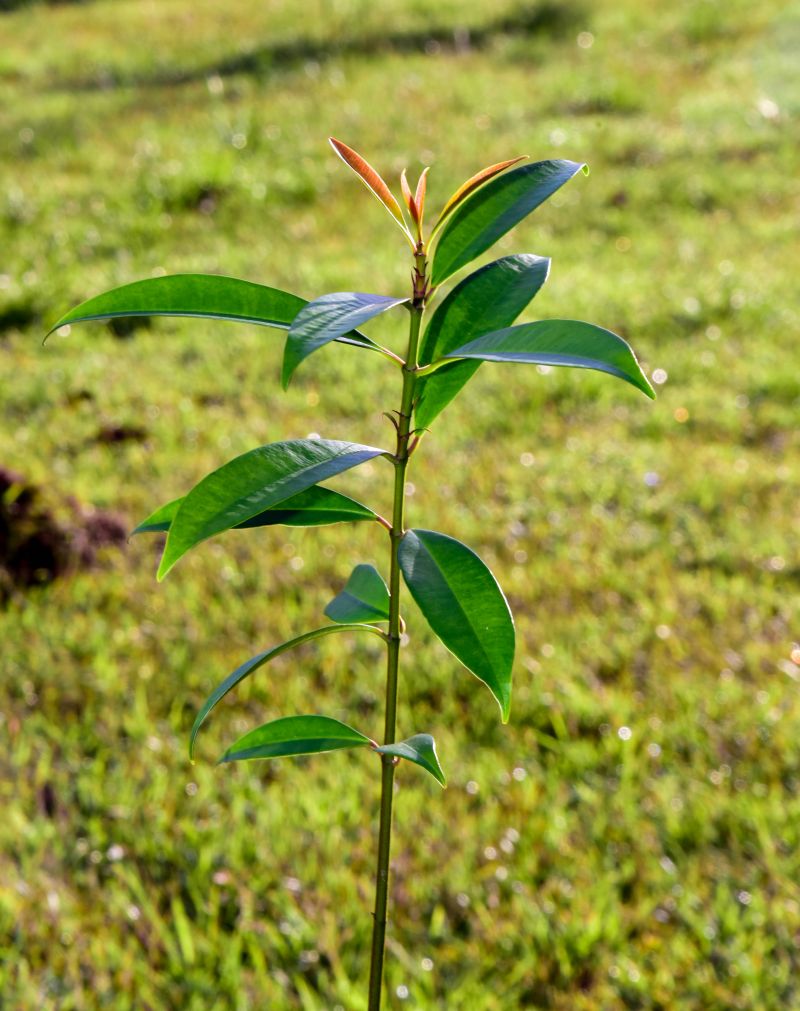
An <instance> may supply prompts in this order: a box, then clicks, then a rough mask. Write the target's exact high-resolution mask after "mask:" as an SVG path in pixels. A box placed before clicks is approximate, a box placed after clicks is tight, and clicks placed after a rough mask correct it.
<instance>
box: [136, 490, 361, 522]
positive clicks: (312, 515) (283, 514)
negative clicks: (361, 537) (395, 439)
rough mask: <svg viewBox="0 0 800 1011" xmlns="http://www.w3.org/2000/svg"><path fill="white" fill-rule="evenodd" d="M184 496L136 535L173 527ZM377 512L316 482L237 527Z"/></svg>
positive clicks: (352, 517) (338, 518)
mask: <svg viewBox="0 0 800 1011" xmlns="http://www.w3.org/2000/svg"><path fill="white" fill-rule="evenodd" d="M181 502H183V498H176V499H173V501H172V502H168V503H167V504H166V505H163V506H160V508H158V509H156V511H155V512H154V513H152V514H151V515H150V516H148V517H147V519H146V520H143V521H142V522H141V523H140V524H139V526H138V527H136V529H135V530H134V531H133V532H132V533H133V534H150V533H160V532H166V531H167V530H169V528H170V526H171V525H172V521H173V520H174V519H175V514H176V513H177V511H178V508H179V507H180V504H181ZM375 518H376V516H375V513H374V512H373V511H372V510H371V509H368V508H367V507H366V506H365V505H362V504H361V503H360V502H356V500H355V499H352V498H348V496H347V495H342V494H340V493H339V492H338V491H333V489H332V488H322V487H320V486H319V485H313V486H312V487H311V488H308V489H306V491H301V492H300V493H299V494H298V495H292V497H291V498H287V499H286V500H285V501H284V502H281V503H280V505H277V506H273V507H272V508H271V509H265V510H264V512H263V513H259V514H258V516H253V518H252V519H249V520H245V522H244V523H238V524H237V525H236V527H234V529H235V530H242V529H245V528H250V527H271V526H275V525H276V524H283V525H284V526H287V527H321V526H325V525H326V524H328V523H356V522H359V521H361V520H374V519H375Z"/></svg>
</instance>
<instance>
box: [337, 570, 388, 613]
mask: <svg viewBox="0 0 800 1011" xmlns="http://www.w3.org/2000/svg"><path fill="white" fill-rule="evenodd" d="M325 615H326V617H328V618H330V619H331V621H340V622H350V621H388V620H389V588H388V587H387V585H386V583H385V582H384V581H383V577H382V576H381V574H380V572H378V570H377V569H376V568H375V566H374V565H357V566H356V567H355V568H354V569H353V571H352V572H351V573H350V578H349V579H348V580H347V582H346V583H345V587H344V589H343V590H342V592H341V593H339V594H337V595H336V596H335V597H334V598H333V600H332V601H331V602H330V604H328V606H327V607H326V608H325Z"/></svg>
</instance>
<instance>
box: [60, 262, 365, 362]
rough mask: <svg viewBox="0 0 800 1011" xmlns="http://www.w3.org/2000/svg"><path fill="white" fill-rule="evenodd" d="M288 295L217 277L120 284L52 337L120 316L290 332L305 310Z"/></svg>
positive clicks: (360, 340) (79, 309)
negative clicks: (187, 318) (76, 325)
mask: <svg viewBox="0 0 800 1011" xmlns="http://www.w3.org/2000/svg"><path fill="white" fill-rule="evenodd" d="M306 304H307V303H306V300H305V299H304V298H300V296H299V295H292V294H291V293H290V292H288V291H281V290H280V289H279V288H269V287H267V285H265V284H256V283H254V282H253V281H242V280H241V279H239V278H238V277H225V276H223V275H220V274H171V275H169V276H167V277H152V278H148V279H147V280H144V281H134V282H133V283H132V284H123V285H122V286H121V287H120V288H113V289H112V290H111V291H106V292H103V294H102V295H96V296H95V297H94V298H90V299H88V300H87V301H85V302H81V304H80V305H79V306H76V307H75V308H74V309H71V310H70V311H69V312H68V313H67V314H66V315H65V316H62V317H61V319H60V320H59V321H58V322H57V323H56V324H55V326H53V327H52V329H51V330H50V333H52V332H53V331H54V330H57V329H58V328H59V327H61V326H65V325H66V324H67V323H69V324H73V323H85V322H88V321H90V320H103V319H117V318H119V317H123V316H190V317H200V318H202V319H222V320H230V321H232V322H236V323H255V324H257V325H259V326H270V327H277V328H278V329H280V330H288V329H289V326H290V324H291V322H292V320H293V319H294V318H295V316H297V314H298V313H299V312H300V310H301V309H302V308H303V306H304V305H306ZM341 339H342V341H343V342H344V343H347V344H358V345H362V346H364V347H372V346H373V342H372V341H370V340H369V339H368V338H367V337H365V336H364V335H363V334H348V336H347V337H346V338H345V337H342V338H341Z"/></svg>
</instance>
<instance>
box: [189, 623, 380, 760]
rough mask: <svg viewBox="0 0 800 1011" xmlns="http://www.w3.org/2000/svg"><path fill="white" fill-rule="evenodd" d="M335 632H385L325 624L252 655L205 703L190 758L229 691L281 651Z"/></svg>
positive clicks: (192, 738) (194, 728) (194, 729)
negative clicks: (201, 735)
mask: <svg viewBox="0 0 800 1011" xmlns="http://www.w3.org/2000/svg"><path fill="white" fill-rule="evenodd" d="M334 632H371V633H372V634H373V635H379V636H380V637H381V638H383V633H382V632H381V631H380V630H379V629H377V628H374V627H373V626H372V625H361V624H351V625H325V626H324V627H323V628H315V629H314V630H313V632H304V633H303V635H298V636H297V637H296V638H295V639H289V640H288V642H282V643H281V644H280V645H279V646H273V647H272V648H271V649H267V650H264V652H263V653H259V654H258V655H257V656H254V657H251V658H250V659H249V660H247V661H246V662H245V663H243V664H241V665H240V666H239V667H237V668H236V670H235V671H233V673H232V674H229V675H228V676H227V677H226V678H225V680H224V681H222V682H221V683H220V684H218V685H217V687H216V688H215V689H214V691H213V692H212V693H211V694H210V695H209V696H208V698H207V699H206V701H205V702H204V703H203V705H202V707H201V709H200V711H199V712H198V714H197V717H196V718H195V721H194V724H193V726H192V731H191V733H190V735H189V758H192V757H193V755H194V744H195V740H196V738H197V733H198V731H199V730H200V727H201V726H202V725H203V724H204V723H205V721H206V719H207V718H208V716H209V714H210V713H211V711H212V709H214V707H215V706H216V705H217V703H218V702H220V701H221V700H222V699H224V698H225V696H226V695H227V694H228V692H229V691H231V690H232V689H234V688H235V687H236V686H237V685H238V684H240V683H241V682H242V681H244V679H245V678H246V677H249V676H250V675H251V674H252V673H253V672H254V671H257V670H258V669H259V668H260V667H263V666H264V664H267V663H269V662H270V660H274V659H275V657H276V656H280V655H281V653H286V652H288V651H289V650H291V649H294V648H295V647H296V646H302V645H303V643H306V642H311V641H312V640H313V639H321V638H323V637H324V636H326V635H332V634H333V633H334Z"/></svg>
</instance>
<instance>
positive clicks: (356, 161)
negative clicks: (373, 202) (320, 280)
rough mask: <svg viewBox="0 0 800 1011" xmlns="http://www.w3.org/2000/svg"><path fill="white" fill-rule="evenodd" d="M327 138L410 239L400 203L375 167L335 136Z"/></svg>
mask: <svg viewBox="0 0 800 1011" xmlns="http://www.w3.org/2000/svg"><path fill="white" fill-rule="evenodd" d="M328 140H329V141H330V143H331V147H332V148H333V150H334V151H335V152H336V153H337V154H338V155H339V157H340V158H341V159H342V161H343V162H344V163H345V165H348V166H349V167H350V168H351V169H352V170H353V171H354V172H355V173H356V175H357V176H359V177H360V179H361V180H362V182H364V183H365V185H366V186H368V187H369V189H371V190H372V192H373V193H374V194H375V196H376V197H377V198H378V200H380V202H381V203H382V204H383V206H384V207H385V208H386V209H387V210H388V211H389V213H390V214H391V215H392V217H393V218H394V219H395V221H396V222H397V223H398V225H400V227H401V228H402V229H403V231H404V232H405V234H406V235H407V236H408V237H409V239H411V236H410V234H409V231H408V228H407V227H406V223H405V219H404V218H403V212H402V210H401V209H400V204H398V202H397V201H396V200H395V198H394V196H393V195H392V191H391V190H390V189H389V187H388V186H387V185H386V183H385V182H384V181H383V179H382V178H381V176H380V175H378V173H377V172H376V171H375V169H374V168H373V167H372V166H371V165H370V164H369V162H368V161H367V160H366V159H365V158H362V157H361V155H360V154H359V153H358V152H357V151H354V150H353V149H352V148H351V147H348V146H347V144H343V143H342V142H341V141H340V140H336V138H335V137H329V138H328Z"/></svg>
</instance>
